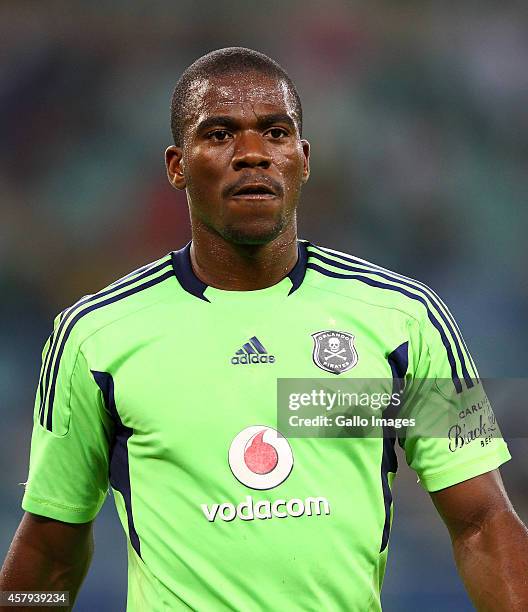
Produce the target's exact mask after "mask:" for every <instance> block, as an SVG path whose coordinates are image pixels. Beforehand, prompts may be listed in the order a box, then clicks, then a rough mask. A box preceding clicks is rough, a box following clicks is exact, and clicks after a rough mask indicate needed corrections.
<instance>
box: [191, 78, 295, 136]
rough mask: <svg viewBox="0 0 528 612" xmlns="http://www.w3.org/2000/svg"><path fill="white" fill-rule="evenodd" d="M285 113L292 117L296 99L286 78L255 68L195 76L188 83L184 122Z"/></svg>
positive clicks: (193, 124)
mask: <svg viewBox="0 0 528 612" xmlns="http://www.w3.org/2000/svg"><path fill="white" fill-rule="evenodd" d="M279 112H280V113H286V114H288V115H289V116H290V117H291V118H292V119H293V120H295V119H296V115H295V101H294V99H293V96H292V94H291V91H290V89H289V88H288V85H287V83H286V81H284V80H281V79H278V78H276V77H273V76H268V75H265V74H261V73H258V72H238V73H234V74H223V75H219V76H212V77H207V78H204V79H197V80H196V81H194V82H193V83H192V84H191V86H190V87H189V91H188V98H187V113H186V114H187V122H186V123H187V125H188V126H189V127H191V128H192V127H193V126H196V125H198V124H199V123H200V122H201V121H203V120H204V119H206V118H207V117H210V116H213V115H233V116H237V117H243V116H244V115H260V114H267V113H279Z"/></svg>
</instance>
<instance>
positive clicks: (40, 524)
mask: <svg viewBox="0 0 528 612" xmlns="http://www.w3.org/2000/svg"><path fill="white" fill-rule="evenodd" d="M12 548H14V549H15V552H16V554H17V556H18V555H21V556H23V557H25V558H28V557H39V556H43V557H46V558H48V559H49V560H50V563H52V564H58V565H62V566H71V565H76V564H78V563H80V562H83V561H84V560H85V559H86V556H87V555H90V554H91V551H92V550H93V521H90V522H88V523H65V522H63V521H57V520H55V519H52V518H49V517H46V516H40V515H37V514H32V513H30V512H26V513H25V514H24V516H23V518H22V520H21V522H20V525H19V527H18V529H17V532H16V534H15V537H14V539H13V545H12Z"/></svg>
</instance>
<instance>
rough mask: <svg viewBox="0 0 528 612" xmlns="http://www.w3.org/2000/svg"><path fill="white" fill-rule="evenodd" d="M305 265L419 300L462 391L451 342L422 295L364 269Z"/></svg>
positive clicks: (456, 385)
mask: <svg viewBox="0 0 528 612" xmlns="http://www.w3.org/2000/svg"><path fill="white" fill-rule="evenodd" d="M306 267H307V268H310V269H311V270H315V271H316V272H319V273H320V274H322V275H323V276H328V277H330V278H341V279H350V280H358V281H360V282H362V283H365V284H366V285H370V286H371V287H377V288H378V289H387V290H389V291H396V292H397V293H401V294H402V295H405V296H406V297H408V298H411V299H412V300H416V301H418V302H420V303H421V304H423V305H424V306H425V308H426V311H427V316H428V318H429V321H431V323H432V325H433V326H434V327H435V329H436V330H437V332H438V333H439V334H440V338H441V340H442V344H443V345H444V348H445V350H446V353H447V360H448V362H449V367H450V369H451V378H452V380H453V384H454V386H455V389H456V391H457V393H462V383H461V382H460V378H459V376H458V373H457V369H456V361H455V356H454V354H453V350H452V349H451V344H450V343H449V340H448V338H447V336H446V334H445V331H444V329H443V328H442V326H441V325H440V323H439V321H438V320H437V319H436V317H435V316H434V314H433V313H432V311H431V310H430V308H428V306H427V302H426V301H425V299H424V298H423V297H422V296H420V295H416V294H415V293H411V292H410V291H408V290H407V289H404V288H403V287H396V286H395V285H389V284H388V283H382V282H380V281H377V280H374V279H373V278H370V277H369V276H366V273H365V271H363V274H341V273H339V272H332V271H331V270H327V269H326V268H322V267H321V266H318V265H317V264H315V263H312V262H310V261H308V264H307V266H306ZM466 385H467V386H468V387H472V386H473V381H472V380H471V378H470V377H469V376H468V379H466Z"/></svg>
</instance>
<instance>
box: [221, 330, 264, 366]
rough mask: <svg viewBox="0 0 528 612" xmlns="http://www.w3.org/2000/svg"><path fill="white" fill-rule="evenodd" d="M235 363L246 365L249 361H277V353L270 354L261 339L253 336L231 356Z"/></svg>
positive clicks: (232, 361)
mask: <svg viewBox="0 0 528 612" xmlns="http://www.w3.org/2000/svg"><path fill="white" fill-rule="evenodd" d="M231 363H232V364H233V365H240V364H242V365H244V364H248V363H275V355H269V354H268V351H267V350H266V349H265V348H264V346H263V345H262V344H261V342H260V340H259V339H258V338H257V337H256V336H253V338H250V339H249V342H246V344H244V345H243V347H242V348H241V349H239V350H238V351H237V352H236V353H235V356H234V357H231Z"/></svg>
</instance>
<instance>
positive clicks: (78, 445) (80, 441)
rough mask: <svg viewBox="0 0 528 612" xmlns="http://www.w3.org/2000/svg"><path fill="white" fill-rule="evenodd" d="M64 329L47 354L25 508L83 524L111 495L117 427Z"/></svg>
mask: <svg viewBox="0 0 528 612" xmlns="http://www.w3.org/2000/svg"><path fill="white" fill-rule="evenodd" d="M60 323H61V322H60V319H59V318H58V319H57V320H56V323H55V328H54V332H53V334H52V335H51V337H50V339H49V340H48V342H47V343H46V346H45V347H44V351H43V359H42V370H41V375H40V380H39V384H38V388H37V393H36V399H35V408H34V419H33V420H34V422H33V433H32V437H31V453H30V461H29V475H28V480H27V482H26V483H25V485H26V487H25V493H24V497H23V500H22V508H23V509H24V510H26V511H28V512H32V513H34V514H39V515H42V516H48V517H50V518H54V519H56V520H60V521H64V522H70V523H84V522H88V521H91V520H93V519H94V518H95V516H96V515H97V513H98V512H99V510H100V508H101V506H102V504H103V502H104V500H105V497H106V495H107V492H108V463H109V446H110V441H111V437H112V427H113V426H112V420H111V418H110V416H109V415H108V413H106V411H105V409H104V404H103V402H102V398H101V394H100V391H99V388H98V386H97V384H96V383H95V380H94V378H93V376H92V373H91V371H90V368H89V366H88V363H87V361H86V359H85V357H84V355H83V353H82V350H81V349H80V347H79V344H78V341H77V340H76V338H75V336H74V335H73V334H72V335H70V336H69V337H68V338H67V340H65V338H64V334H62V335H61V331H62V330H61V325H60Z"/></svg>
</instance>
